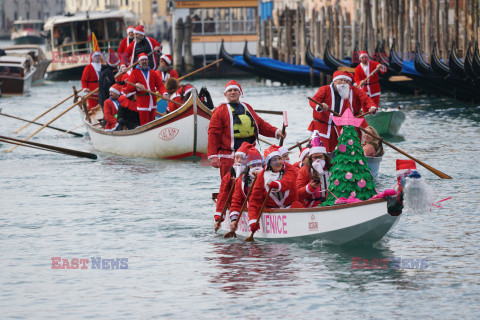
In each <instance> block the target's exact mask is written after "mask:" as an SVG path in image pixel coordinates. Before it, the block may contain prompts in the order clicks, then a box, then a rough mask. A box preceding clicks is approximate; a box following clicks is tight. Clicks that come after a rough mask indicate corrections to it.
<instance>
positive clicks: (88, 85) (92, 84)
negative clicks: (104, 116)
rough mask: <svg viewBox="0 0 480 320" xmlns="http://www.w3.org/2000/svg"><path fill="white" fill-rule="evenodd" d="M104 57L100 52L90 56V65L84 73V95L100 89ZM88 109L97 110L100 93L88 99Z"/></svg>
mask: <svg viewBox="0 0 480 320" xmlns="http://www.w3.org/2000/svg"><path fill="white" fill-rule="evenodd" d="M101 58H102V55H101V53H100V52H98V51H95V52H93V53H92V54H91V55H90V64H88V65H87V66H86V67H85V68H84V69H83V73H82V79H81V81H82V89H83V93H85V94H87V93H89V92H90V91H93V90H95V89H97V88H98V79H99V76H100V70H101V69H102V63H101ZM87 100H88V109H90V110H91V109H92V108H95V107H96V106H97V104H98V93H94V94H92V95H91V96H90V97H89V98H88V99H87Z"/></svg>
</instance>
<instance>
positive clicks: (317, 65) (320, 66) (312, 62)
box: [305, 43, 332, 73]
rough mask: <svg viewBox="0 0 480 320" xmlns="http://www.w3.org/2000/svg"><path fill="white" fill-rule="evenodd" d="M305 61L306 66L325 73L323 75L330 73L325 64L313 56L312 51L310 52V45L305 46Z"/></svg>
mask: <svg viewBox="0 0 480 320" xmlns="http://www.w3.org/2000/svg"><path fill="white" fill-rule="evenodd" d="M305 60H306V61H307V64H308V65H309V66H310V67H312V68H314V69H316V70H318V71H320V72H325V73H331V72H332V70H331V69H330V68H329V67H328V66H327V65H326V64H325V62H324V61H323V60H322V59H320V58H317V57H315V56H314V55H313V53H312V51H311V50H310V43H308V45H307V50H306V52H305Z"/></svg>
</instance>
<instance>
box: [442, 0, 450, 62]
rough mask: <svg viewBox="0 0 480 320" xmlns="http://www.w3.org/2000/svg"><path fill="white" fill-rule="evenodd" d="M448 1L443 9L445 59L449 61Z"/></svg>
mask: <svg viewBox="0 0 480 320" xmlns="http://www.w3.org/2000/svg"><path fill="white" fill-rule="evenodd" d="M448 9H449V8H448V1H445V3H444V7H443V49H444V52H443V59H445V61H447V59H448V47H449V41H448V40H449V38H448Z"/></svg>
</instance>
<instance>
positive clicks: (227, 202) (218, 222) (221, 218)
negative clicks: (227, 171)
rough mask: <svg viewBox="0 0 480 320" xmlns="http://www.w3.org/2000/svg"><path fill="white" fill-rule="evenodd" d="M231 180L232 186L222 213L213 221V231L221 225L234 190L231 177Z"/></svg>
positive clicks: (233, 181) (233, 182)
mask: <svg viewBox="0 0 480 320" xmlns="http://www.w3.org/2000/svg"><path fill="white" fill-rule="evenodd" d="M231 181H232V187H231V188H230V192H229V193H228V197H227V201H226V202H225V205H224V206H223V210H222V214H221V215H220V219H218V221H217V222H216V223H215V227H214V228H213V229H214V230H215V232H217V230H218V229H220V226H221V225H222V220H223V219H225V214H226V213H227V208H228V204H229V202H230V200H232V195H233V190H235V181H236V180H235V179H231Z"/></svg>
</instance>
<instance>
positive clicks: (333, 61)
mask: <svg viewBox="0 0 480 320" xmlns="http://www.w3.org/2000/svg"><path fill="white" fill-rule="evenodd" d="M323 61H324V62H325V64H326V65H327V67H329V68H330V70H331V72H335V71H337V69H338V68H339V67H347V68H351V67H352V66H351V64H350V63H347V62H345V61H342V60H338V59H337V58H335V57H334V56H333V55H332V53H331V52H330V40H327V45H326V46H325V52H324V54H323Z"/></svg>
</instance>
